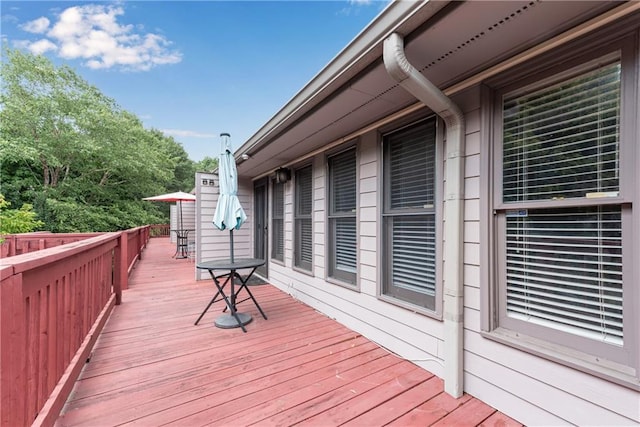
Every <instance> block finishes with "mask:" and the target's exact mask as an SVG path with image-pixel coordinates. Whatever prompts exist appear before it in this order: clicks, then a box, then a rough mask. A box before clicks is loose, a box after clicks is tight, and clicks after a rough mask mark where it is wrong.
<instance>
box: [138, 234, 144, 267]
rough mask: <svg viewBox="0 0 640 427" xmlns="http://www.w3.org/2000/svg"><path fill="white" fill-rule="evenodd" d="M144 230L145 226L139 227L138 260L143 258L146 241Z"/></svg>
mask: <svg viewBox="0 0 640 427" xmlns="http://www.w3.org/2000/svg"><path fill="white" fill-rule="evenodd" d="M143 231H144V228H139V229H138V239H137V240H138V261H140V260H141V259H142V247H143V243H142V242H143V241H144V238H143V237H144V236H143V235H142V233H143Z"/></svg>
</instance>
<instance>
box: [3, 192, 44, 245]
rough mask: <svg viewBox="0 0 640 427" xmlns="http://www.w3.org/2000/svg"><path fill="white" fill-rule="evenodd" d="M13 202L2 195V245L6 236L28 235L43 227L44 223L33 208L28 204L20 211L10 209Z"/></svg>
mask: <svg viewBox="0 0 640 427" xmlns="http://www.w3.org/2000/svg"><path fill="white" fill-rule="evenodd" d="M10 206H11V202H8V201H6V200H5V199H4V196H3V195H2V194H0V243H2V242H3V241H4V239H3V238H2V237H1V236H3V235H5V234H18V233H28V232H31V231H34V230H37V229H38V228H39V227H42V226H43V225H44V223H43V222H42V221H40V220H38V219H37V218H36V213H35V212H34V211H33V206H31V205H30V204H28V203H25V204H24V205H22V207H21V208H20V209H9V207H10Z"/></svg>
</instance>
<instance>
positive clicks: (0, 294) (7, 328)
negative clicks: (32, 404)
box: [0, 268, 35, 426]
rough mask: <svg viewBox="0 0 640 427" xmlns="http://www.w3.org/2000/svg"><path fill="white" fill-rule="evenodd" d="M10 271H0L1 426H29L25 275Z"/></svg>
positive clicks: (30, 420)
mask: <svg viewBox="0 0 640 427" xmlns="http://www.w3.org/2000/svg"><path fill="white" fill-rule="evenodd" d="M8 270H12V269H11V268H6V269H4V271H1V272H0V277H1V279H0V280H1V281H0V349H1V350H0V425H2V426H21V425H30V424H31V422H32V421H33V419H26V415H27V414H26V412H27V407H26V405H27V402H26V399H27V394H28V392H27V380H26V366H27V358H26V357H24V351H23V349H26V337H25V324H24V321H25V314H24V304H25V302H24V297H23V294H22V274H17V275H11V272H9V271H8ZM7 273H8V274H7ZM34 416H35V415H34Z"/></svg>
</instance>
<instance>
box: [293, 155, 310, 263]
mask: <svg viewBox="0 0 640 427" xmlns="http://www.w3.org/2000/svg"><path fill="white" fill-rule="evenodd" d="M295 206H296V209H295V242H296V247H295V249H296V250H295V265H296V266H297V267H301V268H304V269H305V270H311V266H312V262H313V223H312V211H313V175H312V169H311V166H305V167H303V168H301V169H298V170H296V193H295Z"/></svg>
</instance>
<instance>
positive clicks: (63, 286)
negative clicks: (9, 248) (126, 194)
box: [0, 227, 149, 426]
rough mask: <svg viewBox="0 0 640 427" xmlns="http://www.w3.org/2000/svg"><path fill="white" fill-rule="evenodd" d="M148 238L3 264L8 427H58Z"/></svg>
mask: <svg viewBox="0 0 640 427" xmlns="http://www.w3.org/2000/svg"><path fill="white" fill-rule="evenodd" d="M39 237H40V238H45V237H43V235H41V236H39ZM47 237H50V238H52V239H55V238H56V236H55V235H54V234H51V235H49V236H47ZM148 238H149V227H139V228H135V229H131V230H127V231H123V232H116V233H105V234H101V235H97V236H94V237H89V238H86V237H85V238H84V239H82V240H80V241H76V242H73V243H68V244H65V245H62V246H57V247H52V248H49V249H43V250H40V251H37V252H31V253H26V254H23V255H17V256H13V257H8V258H4V259H2V260H0V424H1V425H2V426H26V425H31V424H34V425H53V423H54V422H55V420H56V418H57V416H58V414H59V412H60V410H61V409H62V406H63V405H64V403H65V401H66V399H67V397H68V396H69V393H70V392H71V389H72V388H73V384H74V382H75V380H76V379H77V377H78V375H79V373H80V370H81V369H82V366H83V365H84V362H85V361H86V358H87V356H88V354H89V352H90V351H91V348H92V347H93V344H94V342H95V340H96V339H97V337H98V335H99V333H100V331H101V330H102V327H103V326H104V323H105V322H106V320H107V318H108V316H109V314H110V313H111V310H112V309H113V306H114V305H115V304H119V303H120V301H121V295H122V289H125V288H126V287H127V276H128V273H129V271H130V269H131V268H132V266H133V264H134V263H135V261H136V260H137V259H139V258H140V253H141V252H142V249H143V248H144V246H145V244H146V242H147V241H148V240H147V239H148ZM45 245H46V243H45Z"/></svg>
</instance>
